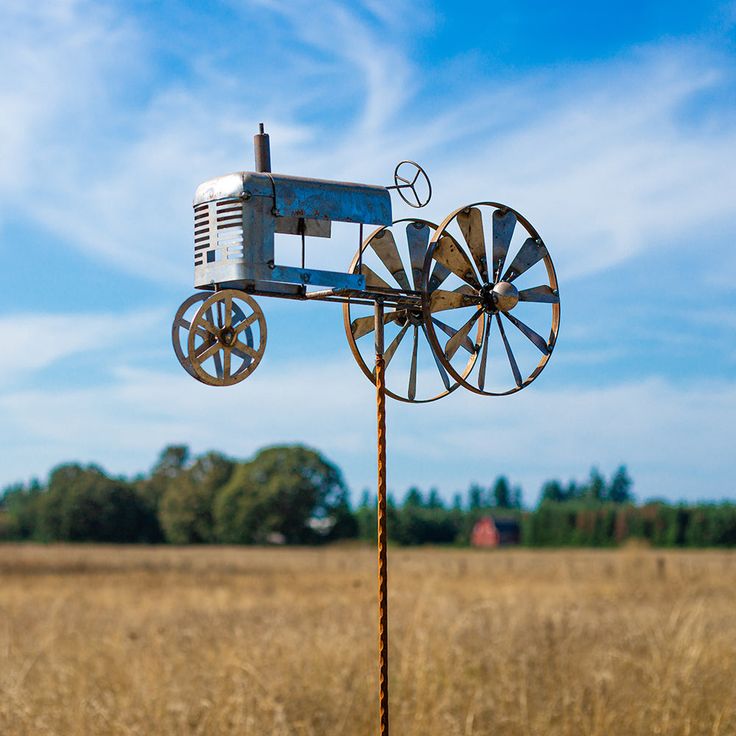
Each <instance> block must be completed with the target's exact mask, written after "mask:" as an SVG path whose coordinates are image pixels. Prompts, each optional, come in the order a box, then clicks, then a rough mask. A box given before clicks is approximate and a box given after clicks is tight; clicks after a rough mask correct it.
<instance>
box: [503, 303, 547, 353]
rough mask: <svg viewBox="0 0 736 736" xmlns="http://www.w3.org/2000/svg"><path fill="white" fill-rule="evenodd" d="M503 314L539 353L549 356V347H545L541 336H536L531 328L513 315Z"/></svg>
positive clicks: (545, 344)
mask: <svg viewBox="0 0 736 736" xmlns="http://www.w3.org/2000/svg"><path fill="white" fill-rule="evenodd" d="M503 314H504V316H505V317H506V318H507V319H508V320H509V322H511V324H513V325H514V326H515V327H517V328H518V329H519V331H520V332H522V333H523V334H524V335H525V336H526V337H528V338H529V339H530V340H531V341H532V342H533V343H534V345H536V347H537V348H538V349H539V350H540V352H542V353H544V354H545V355H549V345H547V341H546V340H545V339H544V338H543V337H542V336H541V335H538V334H537V333H536V332H534V330H533V329H532V328H531V327H529V326H527V325H525V324H524V323H523V322H522V321H521V320H518V319H516V317H514V315H513V314H509V313H508V312H504V313H503Z"/></svg>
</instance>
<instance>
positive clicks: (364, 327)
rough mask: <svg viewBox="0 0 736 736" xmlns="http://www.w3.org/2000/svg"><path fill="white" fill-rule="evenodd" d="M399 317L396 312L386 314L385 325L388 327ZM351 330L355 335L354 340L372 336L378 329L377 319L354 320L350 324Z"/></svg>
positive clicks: (384, 316)
mask: <svg viewBox="0 0 736 736" xmlns="http://www.w3.org/2000/svg"><path fill="white" fill-rule="evenodd" d="M397 317H398V313H397V312H396V311H393V312H385V313H384V315H383V324H384V325H387V324H388V323H389V322H393V321H394V320H395V319H396V318H397ZM350 329H351V330H352V333H353V338H355V339H356V340H357V339H358V338H360V337H365V335H368V334H370V333H371V332H373V330H375V329H376V318H375V317H358V319H354V320H353V321H352V323H351V324H350Z"/></svg>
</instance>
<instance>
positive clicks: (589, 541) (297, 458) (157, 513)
mask: <svg viewBox="0 0 736 736" xmlns="http://www.w3.org/2000/svg"><path fill="white" fill-rule="evenodd" d="M632 486H633V484H632V480H631V478H630V477H629V474H628V472H627V470H626V468H625V467H620V468H618V470H616V471H615V472H614V473H613V474H612V476H611V477H610V479H606V478H605V477H604V476H603V475H601V474H600V473H599V472H598V470H596V469H593V470H592V471H591V472H590V475H589V477H588V478H587V479H586V480H585V481H583V482H576V481H570V482H568V483H566V484H563V483H562V482H560V481H558V480H550V481H548V482H547V483H545V484H544V485H543V487H542V489H541V494H540V500H539V503H538V504H537V507H536V508H534V509H531V510H530V509H524V507H523V498H522V490H521V488H520V487H519V486H517V485H512V484H511V483H510V482H509V481H508V479H507V478H505V477H504V476H500V477H498V478H496V479H495V481H493V482H492V483H490V484H489V485H488V486H483V485H479V484H473V485H471V486H470V487H469V488H468V489H467V491H466V492H465V493H463V494H460V493H458V494H455V496H454V498H453V499H452V501H451V502H450V503H446V502H445V501H444V500H443V499H442V497H441V496H440V494H439V492H438V491H437V490H436V489H430V490H429V491H427V492H422V491H421V490H420V489H418V488H414V487H413V488H410V489H409V490H408V491H407V492H406V493H405V494H404V495H403V496H402V497H401V498H400V499H397V498H396V497H395V496H390V497H389V501H388V524H389V536H390V539H391V540H392V541H393V542H394V543H396V544H401V545H419V544H453V545H467V544H469V543H470V540H471V534H472V531H473V528H474V526H475V524H476V523H477V522H478V521H479V520H480V519H482V518H483V517H486V516H491V517H494V518H496V519H498V518H503V519H504V520H511V521H513V522H516V523H517V524H518V526H519V530H520V538H521V541H522V543H523V544H526V545H529V546H602V547H607V546H615V545H618V544H621V543H623V542H625V541H626V540H627V539H632V538H635V539H643V540H646V541H648V542H649V543H651V544H653V545H658V546H691V547H708V546H732V545H736V506H735V505H733V504H726V503H723V504H699V505H694V506H687V505H684V504H679V505H671V504H667V503H665V502H652V503H647V504H643V505H636V503H635V500H634V497H633V493H632ZM375 506H376V505H375V496H374V495H373V496H372V495H371V494H370V493H369V492H367V491H366V492H364V493H363V495H362V497H361V499H360V501H359V502H358V503H357V504H355V505H354V506H353V505H351V503H350V495H349V492H348V489H347V486H346V484H345V481H344V479H343V476H342V473H341V471H340V470H339V468H338V467H337V466H336V465H335V464H333V463H331V462H330V461H329V460H327V459H326V458H325V457H323V456H322V455H321V454H320V453H318V452H317V451H315V450H313V449H310V448H307V447H303V446H299V445H291V446H277V447H269V448H266V449H263V450H261V451H260V452H258V453H257V454H256V455H255V456H254V457H253V458H251V459H250V460H247V461H240V460H235V459H233V458H229V457H226V456H225V455H223V454H221V453H218V452H207V453H204V454H202V455H199V456H197V457H192V456H191V453H190V452H189V449H188V448H187V447H186V446H184V445H172V446H169V447H167V448H165V449H164V450H163V451H162V452H161V454H160V456H159V458H158V460H157V462H156V464H155V465H154V467H153V468H152V469H151V471H150V472H149V473H147V474H145V475H141V476H138V477H135V478H122V477H111V476H109V475H108V474H107V473H105V472H104V471H103V470H102V469H101V468H100V467H98V466H96V465H86V466H84V465H80V464H76V463H67V464H64V465H60V466H58V467H57V468H55V469H54V470H52V471H51V473H50V474H49V477H48V479H47V481H46V482H45V483H43V484H42V483H40V482H38V481H33V482H31V483H29V484H24V485H15V486H10V487H8V488H5V489H4V490H3V491H2V493H0V540H32V541H41V542H55V541H68V542H111V543H149V544H158V543H170V544H218V543H221V544H320V543H325V542H331V541H336V540H347V539H362V540H374V539H375V534H376V510H375Z"/></svg>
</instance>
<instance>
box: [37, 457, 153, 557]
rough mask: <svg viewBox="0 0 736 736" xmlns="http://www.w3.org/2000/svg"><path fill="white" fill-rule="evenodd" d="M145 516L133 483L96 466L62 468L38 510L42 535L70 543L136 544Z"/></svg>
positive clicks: (54, 474) (57, 470)
mask: <svg viewBox="0 0 736 736" xmlns="http://www.w3.org/2000/svg"><path fill="white" fill-rule="evenodd" d="M144 515H145V509H144V508H143V507H142V504H141V500H140V498H139V497H138V495H137V494H136V492H135V490H134V489H133V487H132V486H131V484H129V483H127V482H126V481H124V480H122V479H119V478H110V477H108V476H107V475H106V474H105V473H104V471H103V470H102V469H100V468H99V467H97V466H95V465H88V466H86V467H85V466H82V465H77V464H68V465H61V466H59V467H57V468H55V469H54V470H53V471H52V472H51V475H50V476H49V483H48V490H47V491H46V493H44V494H43V496H42V498H41V503H40V509H39V530H40V536H41V537H42V538H45V539H49V540H60V541H69V542H121V543H122V542H137V541H139V539H140V529H141V526H142V524H141V521H142V519H143V517H144Z"/></svg>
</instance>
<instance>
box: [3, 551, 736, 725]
mask: <svg viewBox="0 0 736 736" xmlns="http://www.w3.org/2000/svg"><path fill="white" fill-rule="evenodd" d="M390 566H391V568H390V572H391V578H390V591H391V637H392V642H391V718H392V724H391V725H392V731H393V733H394V734H396V736H434V735H435V734H436V735H437V736H439V735H440V734H441V735H442V736H461V735H463V736H465V735H467V736H470V735H471V734H488V735H489V736H490V735H494V736H495V735H499V736H502V735H503V736H505V735H507V734H508V735H512V734H513V735H517V734H518V735H519V736H537V735H539V736H542V735H544V736H576V735H578V734H581V735H582V734H590V735H593V734H600V735H601V736H603V735H605V736H618V735H620V736H635V735H638V734H642V735H644V734H646V735H647V736H650V735H652V734H662V735H670V734H672V735H673V736H680V735H681V736H700V735H702V736H706V735H707V736H716V735H718V734H720V735H721V736H727V735H730V736H732V735H733V734H736V555H734V554H731V553H722V552H703V553H695V552H656V551H646V550H624V551H615V552H590V551H579V552H577V551H576V552H536V551H524V550H514V551H501V552H491V553H488V552H478V551H470V550H392V551H391V556H390ZM374 577H375V561H374V553H373V551H372V550H370V549H367V548H363V547H333V548H330V549H316V550H315V549H306V550H302V549H299V550H294V549H247V548H246V549H233V548H188V549H173V548H160V549H148V548H131V547H127V548H118V547H62V546H49V547H40V546H14V545H7V546H2V547H0V734H3V736H15V735H16V734H23V735H27V736H46V735H47V734H55V735H57V736H77V735H80V736H81V735H82V734H85V735H91V734H105V735H107V734H110V735H112V736H117V735H118V734H119V735H121V736H122V735H123V734H126V735H128V734H157V735H163V734H172V735H173V734H176V735H177V736H180V735H182V734H248V735H250V734H252V735H253V736H265V735H267V734H268V735H271V734H273V735H276V736H287V735H289V736H308V735H309V736H312V735H315V736H317V735H319V736H323V735H327V734H340V735H343V734H346V735H350V736H367V735H368V734H375V733H376V730H377V729H376V722H377V718H376V703H375V698H376V696H375V690H376V680H377V676H376V663H375V640H376V634H375V632H376V624H375V610H374V609H375V582H374Z"/></svg>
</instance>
